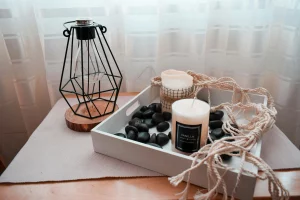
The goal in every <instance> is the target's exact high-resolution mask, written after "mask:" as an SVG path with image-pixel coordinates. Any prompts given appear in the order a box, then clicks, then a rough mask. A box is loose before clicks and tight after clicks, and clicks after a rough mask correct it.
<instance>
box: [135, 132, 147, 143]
mask: <svg viewBox="0 0 300 200" xmlns="http://www.w3.org/2000/svg"><path fill="white" fill-rule="evenodd" d="M149 139H150V134H149V133H148V132H139V133H138V136H137V139H136V140H137V141H139V142H142V143H147V142H148V141H149Z"/></svg>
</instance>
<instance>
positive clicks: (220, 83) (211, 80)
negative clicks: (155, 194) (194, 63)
mask: <svg viewBox="0 0 300 200" xmlns="http://www.w3.org/2000/svg"><path fill="white" fill-rule="evenodd" d="M187 73H188V74H189V75H191V76H192V77H193V78H194V80H193V83H194V86H195V87H197V88H203V87H204V88H213V89H219V90H230V91H232V92H233V95H232V101H231V103H222V104H220V105H218V106H215V107H212V108H211V111H215V110H218V109H224V110H225V112H226V113H227V115H228V117H229V120H228V121H226V122H224V124H223V126H222V129H223V130H224V131H226V132H227V133H229V134H231V137H227V138H222V139H220V140H217V141H214V142H213V143H211V144H208V145H206V146H204V147H202V148H201V149H200V150H199V151H198V152H195V153H193V154H192V155H190V156H191V157H193V158H194V160H193V163H192V165H191V167H190V168H189V169H186V170H185V171H183V172H182V173H180V174H178V175H177V176H173V177H170V178H169V181H170V183H171V184H172V185H173V186H177V185H178V184H179V183H180V182H182V180H183V179H184V177H185V176H186V175H187V185H186V188H185V189H184V190H183V191H182V192H181V193H179V194H180V195H182V196H181V198H180V199H181V200H184V199H186V198H187V194H188V190H189V186H190V176H191V172H192V171H193V170H195V169H197V168H198V167H199V166H201V165H203V164H204V163H206V165H207V178H208V183H209V184H208V192H206V193H202V192H200V191H198V192H197V193H196V194H195V196H194V198H195V199H196V200H207V199H212V198H213V197H214V196H215V195H216V194H217V188H218V187H219V186H221V188H222V190H223V194H224V195H223V199H224V200H227V198H228V197H227V189H226V183H225V181H224V180H223V176H224V175H225V174H226V172H227V171H228V170H233V168H232V167H229V166H227V165H225V164H223V161H222V159H221V157H220V155H222V154H227V155H230V156H237V157H241V162H240V165H239V168H238V169H236V170H238V175H237V180H236V183H235V187H234V189H233V192H232V194H231V199H234V195H235V192H236V189H237V187H238V184H239V181H240V177H241V174H243V173H246V174H251V175H253V176H255V177H257V178H258V179H261V180H265V179H268V185H269V192H270V194H271V197H272V199H275V200H286V199H289V192H288V191H287V190H286V189H285V188H284V187H283V185H282V184H281V182H280V180H279V179H278V178H277V177H276V176H275V174H274V172H273V170H272V169H271V168H270V166H268V164H267V163H265V162H264V161H263V160H262V159H261V158H259V157H256V156H255V155H253V154H251V153H250V152H248V151H249V150H250V149H251V148H252V147H253V146H254V145H255V144H256V143H257V142H258V141H259V139H260V138H261V137H262V135H263V134H265V133H266V132H267V131H268V130H269V129H270V128H272V127H273V125H274V124H275V119H276V114H277V111H276V109H275V107H274V99H273V97H272V96H271V94H270V93H269V92H268V90H266V89H265V88H261V87H260V88H255V89H245V88H242V87H240V86H239V85H238V84H237V83H236V82H235V81H234V80H233V79H232V78H229V77H222V78H219V79H217V78H215V77H210V76H207V75H204V74H196V73H194V72H192V71H187ZM151 83H152V85H156V86H161V78H160V77H154V78H153V79H152V81H151ZM196 91H198V90H196ZM196 94H197V92H196V93H195V95H196ZM249 94H256V95H265V96H266V97H267V105H262V104H255V103H252V102H251V99H250V97H249ZM209 102H210V99H209ZM236 110H238V111H239V112H240V113H243V114H244V116H246V113H247V112H250V111H254V112H255V113H256V115H255V116H253V117H252V118H251V119H248V118H246V117H245V119H247V120H248V123H247V124H237V123H236V118H235V117H236V116H234V114H233V113H234V111H236ZM232 123H234V124H237V125H238V127H239V128H238V129H236V128H235V127H232V125H231V124H232ZM230 139H233V141H232V142H228V141H230ZM234 151H239V153H238V154H233V153H232V152H234ZM199 159H201V160H199ZM245 162H249V163H252V164H253V165H255V166H257V167H258V169H259V170H261V171H262V173H263V174H262V175H258V174H254V173H253V172H251V171H249V170H247V169H245V168H244V163H245ZM218 168H223V169H224V173H223V174H220V172H219V171H218ZM211 186H213V187H211Z"/></svg>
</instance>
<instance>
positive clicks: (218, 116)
mask: <svg viewBox="0 0 300 200" xmlns="http://www.w3.org/2000/svg"><path fill="white" fill-rule="evenodd" d="M223 116H224V112H223V111H221V110H217V111H216V112H213V113H210V114H209V121H214V120H221V119H222V118H223Z"/></svg>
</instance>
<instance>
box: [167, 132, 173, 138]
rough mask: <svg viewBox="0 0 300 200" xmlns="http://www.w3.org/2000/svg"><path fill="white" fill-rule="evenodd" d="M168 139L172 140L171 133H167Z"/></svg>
mask: <svg viewBox="0 0 300 200" xmlns="http://www.w3.org/2000/svg"><path fill="white" fill-rule="evenodd" d="M168 137H169V138H170V140H171V139H172V133H171V131H170V132H169V134H168Z"/></svg>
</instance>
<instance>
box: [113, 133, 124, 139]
mask: <svg viewBox="0 0 300 200" xmlns="http://www.w3.org/2000/svg"><path fill="white" fill-rule="evenodd" d="M114 135H116V136H119V137H122V138H126V135H125V134H123V133H115V134H114Z"/></svg>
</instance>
